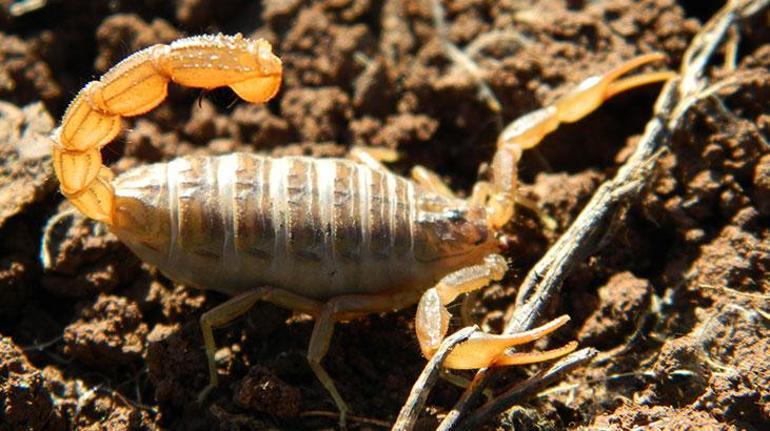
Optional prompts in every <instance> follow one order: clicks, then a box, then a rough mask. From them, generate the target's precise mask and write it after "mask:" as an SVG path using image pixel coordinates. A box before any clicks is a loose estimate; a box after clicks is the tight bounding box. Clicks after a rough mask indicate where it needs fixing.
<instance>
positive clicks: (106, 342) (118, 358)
mask: <svg viewBox="0 0 770 431" xmlns="http://www.w3.org/2000/svg"><path fill="white" fill-rule="evenodd" d="M147 332H148V331H147V324H145V323H144V322H142V313H141V312H140V311H139V307H137V305H136V304H135V303H133V302H130V301H129V300H128V299H126V298H124V297H118V296H112V295H100V296H99V298H98V299H97V300H96V302H95V303H93V304H88V305H86V306H84V307H83V308H82V311H81V313H80V318H79V319H78V320H76V321H75V322H74V323H73V324H72V325H70V326H68V327H67V328H65V330H64V345H65V347H64V352H65V353H66V354H68V355H70V356H72V357H74V358H77V359H78V360H80V361H82V362H84V363H86V364H88V365H90V366H93V367H104V366H107V367H111V366H112V364H118V365H125V364H129V363H131V362H134V361H136V360H137V359H139V358H140V357H141V356H142V353H143V352H144V345H145V339H146V337H147Z"/></svg>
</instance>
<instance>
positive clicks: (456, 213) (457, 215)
mask: <svg viewBox="0 0 770 431" xmlns="http://www.w3.org/2000/svg"><path fill="white" fill-rule="evenodd" d="M446 218H447V220H449V221H451V222H454V223H457V222H462V221H464V220H465V212H464V211H461V210H458V209H451V210H448V211H447V212H446Z"/></svg>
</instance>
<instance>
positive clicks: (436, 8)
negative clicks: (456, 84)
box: [430, 0, 502, 130]
mask: <svg viewBox="0 0 770 431" xmlns="http://www.w3.org/2000/svg"><path fill="white" fill-rule="evenodd" d="M430 4H431V5H430V6H431V14H432V15H433V25H434V27H435V28H436V34H438V37H439V39H440V40H441V43H442V45H444V51H446V54H447V57H449V59H450V60H452V62H453V63H455V64H456V65H457V66H459V67H460V68H462V69H463V70H465V71H466V72H467V73H468V74H469V75H470V76H471V77H472V78H473V80H474V81H475V82H476V86H477V87H478V89H479V90H478V97H479V99H481V100H482V101H483V102H484V103H486V105H487V107H488V108H489V109H490V110H491V111H492V113H494V114H495V116H496V122H497V126H498V130H500V129H501V128H502V120H501V119H500V111H501V110H502V105H500V101H499V100H497V97H495V93H494V92H493V91H492V89H491V88H489V85H488V84H487V83H486V81H485V80H484V76H483V74H482V71H481V68H480V67H479V66H478V64H476V63H475V62H474V61H473V60H472V59H471V58H470V57H469V56H468V55H467V54H466V53H465V52H463V51H462V50H461V49H460V48H458V47H457V46H456V45H455V44H454V43H452V42H451V41H450V40H449V29H448V27H447V24H446V18H445V16H444V8H443V6H441V0H430Z"/></svg>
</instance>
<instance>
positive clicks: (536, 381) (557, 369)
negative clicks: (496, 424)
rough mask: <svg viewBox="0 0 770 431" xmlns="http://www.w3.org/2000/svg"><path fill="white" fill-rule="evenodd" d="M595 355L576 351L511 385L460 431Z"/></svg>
mask: <svg viewBox="0 0 770 431" xmlns="http://www.w3.org/2000/svg"><path fill="white" fill-rule="evenodd" d="M597 353H599V351H598V350H596V349H594V348H592V347H588V348H585V349H581V350H578V351H577V352H574V353H572V354H571V355H569V356H567V357H566V358H563V359H561V360H560V361H559V362H557V363H555V364H553V365H552V366H551V368H549V369H547V370H542V371H540V372H539V373H537V374H535V375H534V376H532V377H530V378H528V379H527V380H524V381H523V382H520V383H518V384H516V385H513V386H512V387H511V388H510V389H508V390H507V391H505V392H503V393H502V394H500V395H499V396H498V397H497V398H495V399H494V400H492V401H490V402H488V403H486V404H484V405H483V406H481V407H480V408H479V409H478V410H476V411H475V412H473V414H472V415H470V416H469V417H468V419H467V420H465V421H464V422H463V423H462V429H471V430H472V429H478V428H479V427H480V426H481V425H482V424H483V423H484V422H485V421H486V420H487V419H488V418H489V417H491V416H496V415H498V414H500V413H502V412H503V411H505V410H506V409H508V408H509V407H510V406H511V405H512V404H513V403H514V402H520V401H521V400H523V399H525V398H529V397H531V396H533V395H535V394H536V393H537V391H539V390H540V389H541V388H542V387H543V386H547V385H549V384H551V383H553V382H555V381H556V380H558V379H559V378H560V377H562V376H563V375H565V374H567V373H569V372H571V371H572V370H574V369H576V368H578V367H580V366H582V365H584V364H586V363H588V362H589V361H590V360H591V359H593V358H594V356H596V354H597Z"/></svg>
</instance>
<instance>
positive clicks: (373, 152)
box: [348, 146, 455, 198]
mask: <svg viewBox="0 0 770 431" xmlns="http://www.w3.org/2000/svg"><path fill="white" fill-rule="evenodd" d="M348 157H349V158H350V159H351V160H355V161H356V162H358V163H363V164H365V165H366V166H369V167H370V168H371V169H373V170H375V171H389V169H388V168H387V167H386V166H385V165H383V164H382V162H395V161H396V160H398V153H397V152H396V151H394V150H391V149H389V148H381V147H361V146H358V147H353V148H352V149H351V150H350V152H349V153H348ZM412 179H413V180H414V181H415V182H416V183H417V184H419V185H420V186H421V187H423V188H424V189H426V190H429V191H431V192H433V193H436V194H438V195H441V196H445V197H448V198H454V197H455V194H454V192H452V190H451V189H450V188H449V187H447V185H446V184H445V183H444V181H443V180H442V179H441V177H439V176H438V174H436V173H435V172H433V171H431V170H429V169H428V168H426V167H424V166H419V165H418V166H415V167H413V168H412Z"/></svg>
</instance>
